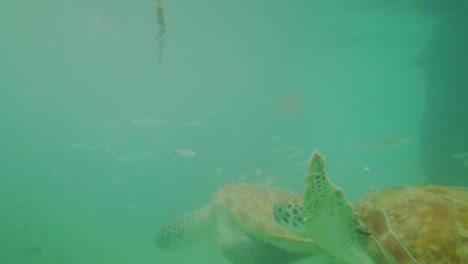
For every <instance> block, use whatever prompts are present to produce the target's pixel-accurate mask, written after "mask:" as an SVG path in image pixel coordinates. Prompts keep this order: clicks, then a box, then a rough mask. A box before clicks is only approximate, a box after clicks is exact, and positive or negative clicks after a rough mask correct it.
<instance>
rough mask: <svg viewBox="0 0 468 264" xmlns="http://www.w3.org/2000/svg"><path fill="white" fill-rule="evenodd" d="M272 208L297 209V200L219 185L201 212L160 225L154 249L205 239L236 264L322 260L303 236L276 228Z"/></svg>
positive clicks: (267, 190) (257, 188) (269, 190)
mask: <svg viewBox="0 0 468 264" xmlns="http://www.w3.org/2000/svg"><path fill="white" fill-rule="evenodd" d="M278 203H302V197H301V195H299V194H296V193H294V192H290V191H286V190H282V189H277V188H273V187H271V186H267V185H253V184H247V183H232V184H228V185H225V186H224V187H222V188H220V189H219V190H218V191H217V192H216V194H215V195H214V197H213V199H212V200H211V201H210V202H209V203H208V204H207V205H206V206H204V207H202V208H201V209H198V210H196V211H192V212H188V213H185V214H183V215H181V216H179V217H177V218H175V219H173V220H172V221H170V222H169V223H168V224H166V225H165V226H164V227H163V228H162V229H161V230H160V231H159V233H158V234H157V236H156V245H157V246H158V247H159V248H161V249H180V248H184V247H186V246H188V245H190V244H191V243H192V242H193V241H195V240H196V239H197V238H198V237H200V236H201V235H203V234H210V233H211V234H215V239H216V241H217V244H218V246H219V247H220V248H221V251H222V252H223V254H224V255H225V256H226V257H227V258H228V259H229V260H230V261H231V262H232V263H236V264H286V263H292V262H295V261H298V260H301V259H304V258H307V257H309V256H313V255H319V254H325V253H324V252H323V250H322V249H320V248H319V247H317V246H316V244H315V243H314V242H313V240H312V239H311V238H310V237H309V236H305V237H303V236H300V235H297V234H295V233H294V232H292V231H290V230H289V229H287V228H284V227H282V226H281V225H279V224H278V223H276V221H275V220H274V218H273V213H272V208H273V206H274V205H275V204H278ZM213 231H214V232H213Z"/></svg>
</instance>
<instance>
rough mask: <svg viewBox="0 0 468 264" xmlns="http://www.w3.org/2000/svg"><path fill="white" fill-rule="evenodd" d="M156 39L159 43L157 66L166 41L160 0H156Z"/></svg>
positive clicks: (159, 64)
mask: <svg viewBox="0 0 468 264" xmlns="http://www.w3.org/2000/svg"><path fill="white" fill-rule="evenodd" d="M156 23H157V26H158V28H157V32H156V40H157V41H158V45H159V55H158V66H161V59H162V52H163V49H164V44H165V43H166V31H167V30H166V22H165V21H164V10H163V4H162V0H156Z"/></svg>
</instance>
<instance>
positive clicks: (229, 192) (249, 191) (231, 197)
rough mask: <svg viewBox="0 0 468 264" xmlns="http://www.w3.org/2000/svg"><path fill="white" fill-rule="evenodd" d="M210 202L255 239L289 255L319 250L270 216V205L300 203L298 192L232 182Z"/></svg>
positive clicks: (312, 252) (308, 239)
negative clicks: (283, 250) (289, 253)
mask: <svg viewBox="0 0 468 264" xmlns="http://www.w3.org/2000/svg"><path fill="white" fill-rule="evenodd" d="M213 202H214V204H215V205H216V206H217V207H219V208H221V209H223V211H225V212H227V213H228V214H229V215H231V216H232V218H233V219H235V221H236V222H237V223H238V224H239V225H240V226H241V227H242V229H243V230H244V231H245V232H246V233H248V234H250V235H252V236H254V237H255V238H257V239H260V240H262V241H264V242H267V243H269V244H272V245H275V246H277V247H280V248H283V249H286V250H288V251H290V252H296V253H306V252H307V253H311V254H315V253H318V251H320V250H319V249H318V246H317V245H316V244H315V243H314V241H313V240H312V238H310V237H302V236H299V235H297V234H295V233H293V232H292V231H290V230H289V229H286V228H284V227H282V226H281V225H279V224H278V223H277V222H276V221H275V219H274V217H273V213H272V212H273V206H274V205H276V204H278V203H288V204H298V203H299V204H300V203H302V196H301V195H298V194H297V193H294V192H291V191H287V190H283V189H277V188H274V187H271V186H268V185H253V184H246V183H231V184H228V185H225V186H224V187H222V188H221V189H219V190H218V191H217V192H216V193H215V195H214V197H213Z"/></svg>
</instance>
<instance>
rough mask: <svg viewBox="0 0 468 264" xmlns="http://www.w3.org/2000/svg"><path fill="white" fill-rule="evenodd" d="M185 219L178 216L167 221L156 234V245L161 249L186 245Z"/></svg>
mask: <svg viewBox="0 0 468 264" xmlns="http://www.w3.org/2000/svg"><path fill="white" fill-rule="evenodd" d="M184 222H185V221H184V220H183V219H182V218H181V217H178V218H176V219H174V220H172V221H171V222H169V223H167V224H166V225H165V226H164V227H163V228H162V229H161V230H159V232H158V234H157V235H156V240H155V242H156V246H158V247H159V248H161V249H177V248H181V247H184V244H185V243H184V241H185V239H184V234H185V233H186V226H185V223H184Z"/></svg>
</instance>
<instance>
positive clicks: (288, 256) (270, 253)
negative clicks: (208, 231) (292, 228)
mask: <svg viewBox="0 0 468 264" xmlns="http://www.w3.org/2000/svg"><path fill="white" fill-rule="evenodd" d="M219 246H220V248H221V251H222V252H223V254H224V256H225V257H226V258H227V259H229V261H230V262H231V263H233V264H288V263H293V262H296V261H299V260H302V259H304V258H307V257H310V256H311V255H309V254H305V253H301V254H300V253H293V252H290V251H287V250H284V249H282V248H278V247H275V246H273V245H271V244H268V243H265V242H263V241H261V240H258V239H256V238H253V237H251V236H249V235H247V234H245V233H242V232H240V233H236V234H235V236H234V237H233V236H230V237H229V238H226V239H220V241H219Z"/></svg>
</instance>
